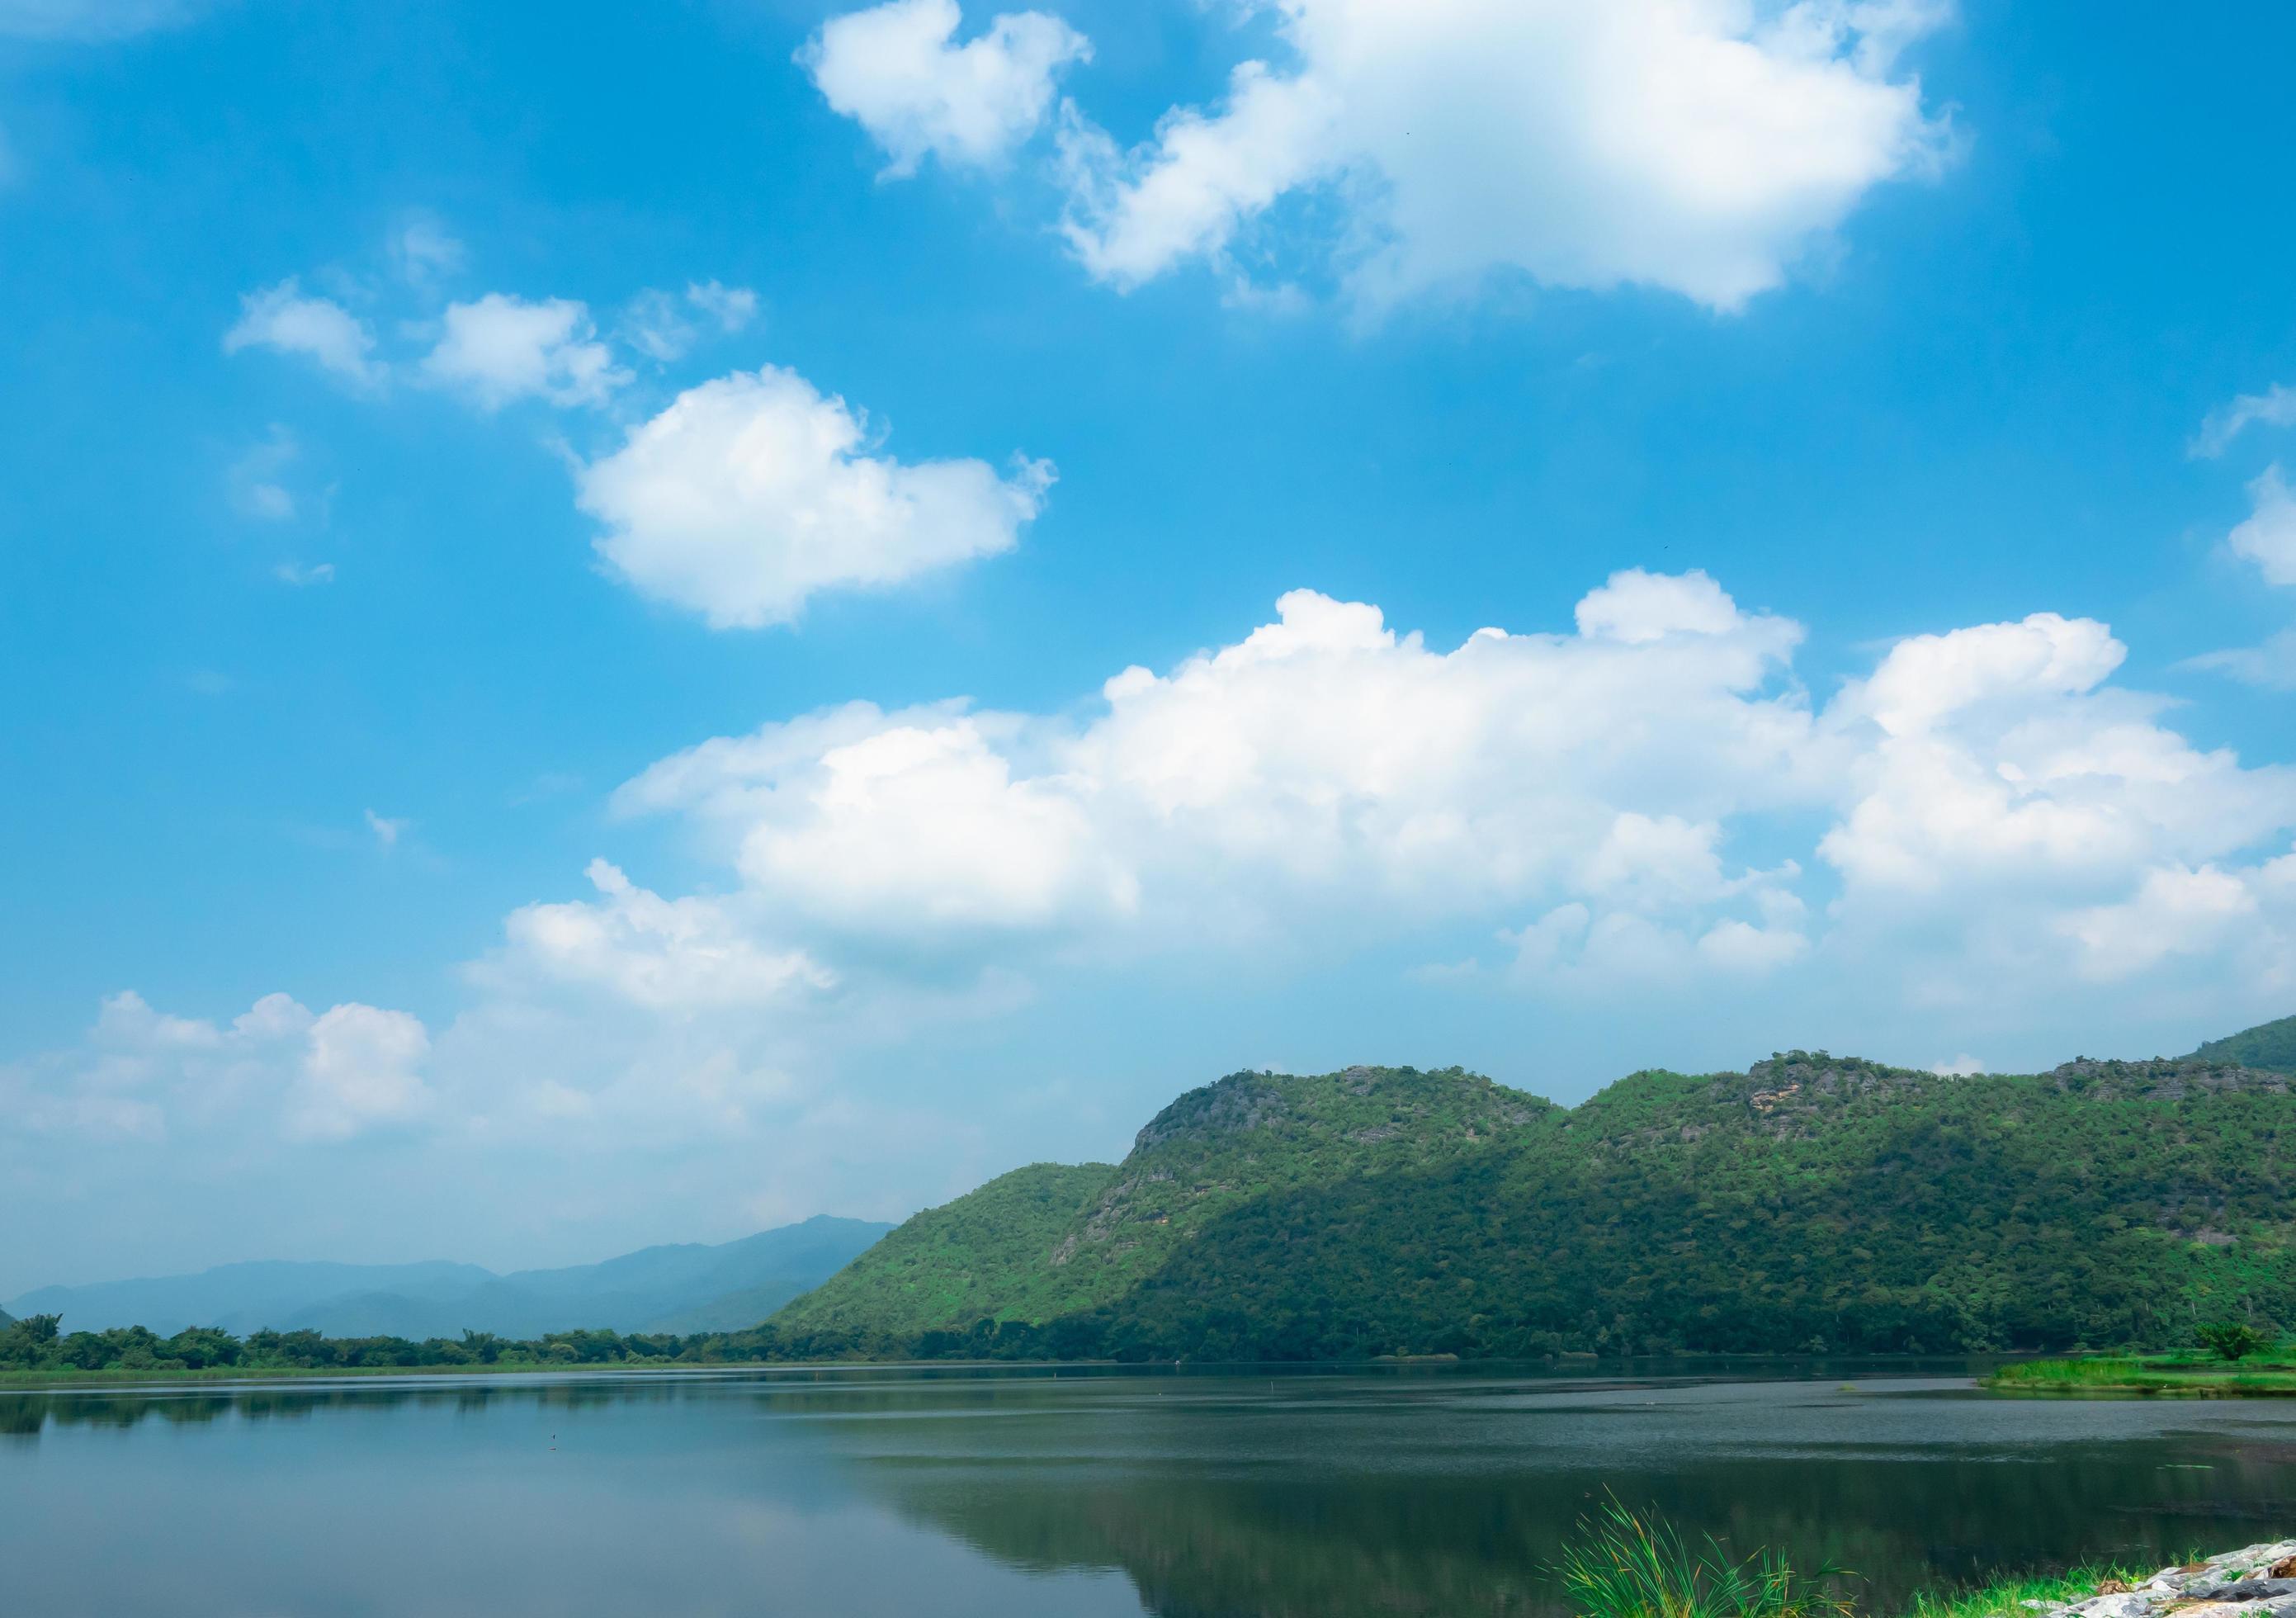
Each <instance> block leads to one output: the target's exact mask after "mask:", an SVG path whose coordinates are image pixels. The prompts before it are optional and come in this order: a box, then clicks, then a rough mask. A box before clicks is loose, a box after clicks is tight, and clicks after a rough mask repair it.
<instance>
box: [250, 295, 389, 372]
mask: <svg viewBox="0 0 2296 1618" xmlns="http://www.w3.org/2000/svg"><path fill="white" fill-rule="evenodd" d="M239 306H240V308H239V320H238V322H237V324H234V325H233V327H232V328H231V330H230V331H228V332H226V333H224V339H223V349H224V352H225V353H226V354H236V353H238V352H239V351H240V350H241V349H275V350H277V351H278V352H279V353H282V354H299V355H302V356H303V357H306V358H307V359H310V360H313V361H315V362H316V363H317V364H318V365H320V366H321V367H322V368H324V369H325V370H328V371H332V372H333V373H334V374H336V375H337V376H340V377H342V378H343V379H344V380H345V381H347V382H355V383H357V384H359V385H361V386H372V385H373V384H374V383H375V382H380V381H381V379H382V368H381V366H380V365H377V364H376V363H375V361H374V358H373V353H374V334H373V333H371V332H369V331H368V330H367V329H366V324H365V322H364V321H362V320H360V319H359V318H358V317H357V316H355V315H353V314H352V313H351V312H350V311H349V310H348V309H347V308H343V306H342V305H341V304H340V303H337V302H335V301H334V300H332V299H331V298H311V297H306V296H305V295H304V293H303V289H302V284H301V283H300V282H299V281H298V280H297V279H296V278H295V277H294V276H292V275H290V276H288V277H287V279H286V280H284V281H282V282H281V283H279V284H278V285H276V286H270V287H265V288H263V289H262V290H261V291H259V292H250V293H248V294H247V295H246V296H245V297H243V298H242V299H241V300H239Z"/></svg>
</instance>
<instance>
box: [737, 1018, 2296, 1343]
mask: <svg viewBox="0 0 2296 1618" xmlns="http://www.w3.org/2000/svg"><path fill="white" fill-rule="evenodd" d="M2292 1073H2296V1018H2290V1019H2284V1020H2283V1021H2282V1022H2279V1023H2269V1024H2267V1025H2265V1026H2264V1027H2261V1028H2256V1029H2251V1030H2249V1031H2247V1032H2245V1033H2242V1034H2237V1035H2235V1036H2233V1037H2232V1038H2230V1039H2224V1040H2219V1041H2215V1042H2213V1043H2211V1044H2210V1045H2208V1046H2204V1047H2202V1049H2201V1050H2200V1051H2198V1052H2195V1053H2194V1055H2190V1056H2185V1057H2177V1058H2167V1059H2161V1060H2156V1061H2150V1062H2106V1061H2093V1060H2090V1059H2088V1058H2086V1057H2084V1058H2080V1059H2078V1060H2076V1061H2073V1062H2070V1063H2066V1064H2063V1065H2062V1066H2060V1067H2058V1068H2056V1069H2054V1070H2053V1071H2051V1072H2046V1073H2039V1074H2026V1075H2013V1074H1978V1075H1974V1076H1970V1077H1949V1076H1945V1075H1940V1074H1936V1073H1931V1072H1915V1071H1912V1070H1908V1069H1904V1068H1892V1067H1887V1066H1884V1065H1882V1064H1878V1063H1873V1062H1866V1061H1861V1060H1858V1059H1856V1058H1853V1057H1836V1056H1833V1055H1827V1054H1826V1053H1825V1052H1822V1051H1821V1052H1816V1053H1809V1052H1801V1051H1796V1052H1792V1053H1789V1054H1786V1055H1777V1056H1773V1057H1771V1058H1770V1059H1768V1060H1767V1061H1764V1062H1759V1063H1756V1064H1754V1065H1753V1066H1752V1067H1751V1069H1750V1070H1749V1071H1748V1072H1743V1073H1709V1074H1702V1075H1690V1074H1682V1073H1672V1072H1655V1071H1653V1072H1641V1073H1636V1074H1633V1075H1631V1076H1629V1077H1628V1078H1625V1079H1621V1080H1619V1081H1618V1082H1616V1083H1614V1084H1612V1085H1611V1086H1609V1087H1608V1088H1605V1089H1603V1091H1601V1092H1600V1093H1599V1094H1597V1095H1595V1096H1593V1097H1591V1098H1590V1099H1588V1100H1587V1101H1585V1102H1583V1103H1581V1104H1580V1105H1578V1106H1576V1107H1562V1106H1557V1105H1554V1104H1553V1103H1551V1102H1548V1101H1545V1100H1542V1099H1540V1098H1539V1097H1538V1096H1532V1095H1529V1094H1527V1093H1525V1092H1523V1091H1520V1090H1513V1089H1508V1088H1504V1087H1502V1086H1499V1085H1496V1084H1493V1083H1492V1082H1490V1080H1487V1079H1483V1078H1480V1077H1478V1076H1476V1075H1474V1074H1472V1073H1468V1072H1462V1071H1460V1070H1458V1069H1456V1068H1454V1069H1449V1070H1446V1071H1444V1072H1418V1071H1416V1070H1414V1069H1410V1068H1350V1069H1348V1070H1347V1071H1345V1072H1338V1073H1329V1074H1324V1075H1323V1076H1321V1077H1295V1076H1292V1075H1288V1074H1275V1073H1262V1072H1243V1073H1234V1074H1231V1075H1229V1076H1228V1077H1227V1078H1225V1079H1222V1080H1219V1081H1218V1082H1217V1083H1215V1084H1211V1085H1207V1086H1205V1087H1204V1088H1201V1089H1195V1090H1191V1091H1189V1092H1188V1093H1187V1094H1186V1095H1184V1096H1181V1097H1180V1098H1179V1099H1178V1100H1177V1101H1175V1102H1174V1103H1173V1104H1172V1105H1170V1106H1169V1107H1167V1108H1165V1109H1164V1111H1163V1112H1161V1113H1159V1114H1158V1115H1157V1116H1156V1117H1155V1118H1154V1119H1153V1120H1152V1121H1150V1123H1149V1124H1148V1126H1147V1127H1146V1128H1145V1129H1142V1130H1141V1131H1140V1134H1139V1136H1138V1138H1136V1140H1135V1142H1134V1144H1133V1148H1132V1151H1131V1153H1130V1154H1129V1155H1128V1156H1127V1157H1126V1158H1125V1160H1124V1161H1123V1162H1121V1163H1118V1164H1114V1165H1111V1164H1105V1163H1087V1164H1083V1165H1078V1166H1066V1165H1060V1164H1051V1163H1039V1164H1037V1165H1034V1166H1032V1167H1029V1168H1026V1169H1020V1170H1014V1171H1013V1172H1012V1173H1010V1174H1007V1175H1005V1176H1003V1177H1002V1178H1000V1179H996V1180H992V1181H991V1182H989V1183H988V1185H986V1186H983V1187H980V1189H979V1190H977V1191H974V1192H972V1194H971V1195H966V1196H963V1197H960V1198H958V1199H957V1200H956V1201H955V1202H953V1203H947V1205H945V1206H943V1207H939V1208H935V1209H930V1210H928V1211H925V1212H923V1213H921V1214H918V1215H917V1216H916V1217H915V1218H914V1219H912V1220H909V1221H908V1222H907V1223H906V1224H904V1225H902V1226H901V1227H900V1228H898V1230H896V1231H894V1232H893V1233H892V1234H891V1235H890V1236H887V1237H886V1238H885V1239H884V1240H883V1241H882V1242H881V1243H879V1244H877V1245H876V1246H875V1247H873V1248H872V1249H871V1250H870V1251H869V1252H868V1253H865V1254H864V1255H863V1256H862V1257H861V1258H860V1259H859V1260H857V1261H856V1262H855V1263H854V1264H852V1265H851V1266H849V1268H848V1269H845V1270H843V1271H842V1272H840V1274H839V1275H837V1276H836V1277H833V1278H832V1279H831V1280H829V1281H828V1282H826V1283H824V1285H822V1286H820V1287H818V1288H816V1289H815V1290H814V1291H812V1292H809V1293H808V1294H804V1295H803V1296H801V1297H799V1298H798V1299H797V1300H795V1301H794V1302H791V1304H790V1305H789V1306H788V1307H787V1308H785V1309H783V1310H782V1311H781V1312H780V1313H779V1314H778V1315H776V1316H775V1317H774V1318H773V1319H772V1320H771V1321H770V1322H768V1323H767V1332H766V1334H764V1335H769V1336H770V1337H771V1338H772V1340H773V1341H772V1343H771V1344H770V1345H769V1346H770V1348H771V1350H772V1351H775V1352H778V1353H782V1354H785V1355H788V1356H791V1357H798V1358H812V1357H835V1356H840V1355H852V1356H865V1357H871V1358H891V1357H907V1356H923V1357H937V1356H953V1357H971V1356H979V1355H995V1356H1010V1357H1015V1358H1021V1357H1027V1358H1038V1357H1047V1356H1050V1357H1060V1358H1085V1357H1094V1358H1097V1357H1113V1358H1118V1359H1183V1358H1185V1359H1208V1360H1225V1359H1361V1358H1365V1357H1370V1356H1375V1355H1382V1354H1399V1355H1413V1354H1457V1355H1461V1356H1463V1357H1489V1358H1512V1357H1519V1356H1536V1355H1543V1354H1555V1353H1562V1352H1571V1351H1591V1352H1597V1353H1604V1354H1619V1353H1643V1352H1665V1351H1674V1350H1706V1351H1737V1352H1800V1351H1849V1352H1857V1351H1890V1352H1895V1351H1923V1350H1926V1351H1974V1350H1988V1349H2012V1348H2018V1349H2031V1348H2062V1347H2067V1346H2071V1345H2074V1344H2078V1343H2090V1344H2096V1345H2108V1344H2118V1343H2145V1342H2156V1343H2158V1342H2184V1341H2188V1340H2189V1335H2190V1333H2191V1332H2192V1330H2193V1328H2194V1326H2195V1324H2197V1323H2200V1322H2205V1321H2210V1320H2218V1319H2226V1318H2254V1319H2259V1320H2273V1321H2276V1322H2279V1323H2281V1324H2284V1325H2287V1326H2296V1201H2292V1200H2291V1198H2290V1197H2289V1195H2288V1187H2289V1185H2290V1183H2291V1181H2292V1178H2296V1094H2292V1093H2291V1091H2292V1088H2296V1087H2292V1078H2291V1074H2292Z"/></svg>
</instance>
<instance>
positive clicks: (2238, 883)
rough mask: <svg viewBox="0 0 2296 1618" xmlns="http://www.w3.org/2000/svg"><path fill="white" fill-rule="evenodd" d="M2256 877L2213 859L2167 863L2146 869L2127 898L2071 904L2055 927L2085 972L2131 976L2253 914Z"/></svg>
mask: <svg viewBox="0 0 2296 1618" xmlns="http://www.w3.org/2000/svg"><path fill="white" fill-rule="evenodd" d="M2255 881H2256V876H2255V875H2251V874H2246V873H2235V872H2230V871H2220V870H2218V869H2217V867H2216V866H2205V865H2204V866H2201V867H2199V868H2198V869H2197V870H2188V869H2186V868H2185V867H2184V866H2162V867H2161V868H2160V869H2157V870H2153V871H2148V872H2146V873H2145V875H2144V882H2143V883H2142V884H2141V885H2140V886H2139V887H2138V888H2137V890H2136V893H2135V894H2133V895H2132V896H2130V897H2129V898H2128V899H2124V900H2122V901H2120V903H2118V904H2111V905H2097V906H2093V907H2091V908H2087V909H2084V910H2079V911H2076V912H2075V913H2074V914H2072V915H2071V916H2064V917H2062V919H2060V920H2059V922H2058V923H2057V928H2058V931H2059V932H2062V933H2064V934H2065V935H2067V936H2068V937H2070V938H2071V940H2073V941H2074V942H2075V943H2076V944H2078V945H2079V948H2080V952H2081V969H2082V971H2083V972H2084V973H2087V975H2089V976H2091V977H2095V978H2103V979H2108V980H2112V979H2120V978H2127V977H2131V976H2134V975H2135V974H2136V973H2139V972H2143V971H2145V970H2147V969H2149V968H2151V967H2153V966H2156V965H2159V964H2160V963H2161V961H2162V960H2164V959H2166V958H2167V957H2169V956H2172V955H2196V954H2201V953H2203V952H2207V951H2210V950H2213V949H2215V947H2216V946H2217V945H2218V943H2219V942H2221V941H2222V940H2223V938H2224V936H2225V933H2226V931H2227V930H2228V929H2230V928H2232V927H2233V926H2235V925H2236V924H2240V923H2243V922H2245V921H2247V920H2249V919H2250V918H2251V917H2252V916H2255V915H2256V912H2257V909H2258V903H2257V896H2256V894H2255V892H2254V891H2253V883H2254V882H2255Z"/></svg>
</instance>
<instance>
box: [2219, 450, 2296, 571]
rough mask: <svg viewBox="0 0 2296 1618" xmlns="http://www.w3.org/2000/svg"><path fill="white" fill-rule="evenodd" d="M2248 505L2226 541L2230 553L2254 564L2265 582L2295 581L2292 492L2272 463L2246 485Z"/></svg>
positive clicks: (2294, 498) (2294, 497)
mask: <svg viewBox="0 0 2296 1618" xmlns="http://www.w3.org/2000/svg"><path fill="white" fill-rule="evenodd" d="M2248 497H2249V499H2250V501H2251V510H2250V512H2249V514H2248V518H2247V520H2246V521H2245V522H2242V523H2241V525H2240V526H2239V527H2237V528H2235V529H2234V530H2232V533H2231V534H2230V536H2228V537H2227V538H2226V544H2227V545H2229V546H2231V547H2232V553H2233V554H2234V555H2235V556H2238V557H2240V558H2241V559H2243V561H2247V562H2252V563H2255V564H2256V569H2257V571H2259V572H2260V573H2262V574H2263V575H2264V581H2265V582H2266V583H2267V584H2276V585H2296V495H2291V494H2290V493H2289V492H2288V485H2287V484H2286V483H2285V482H2284V481H2283V480H2282V479H2281V476H2280V468H2279V466H2278V464H2273V465H2270V466H2267V467H2266V468H2265V469H2264V472H2263V474H2262V475H2261V476H2259V478H2258V479H2257V480H2255V481H2254V482H2252V483H2251V484H2250V485H2249V486H2248Z"/></svg>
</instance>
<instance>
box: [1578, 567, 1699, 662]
mask: <svg viewBox="0 0 2296 1618" xmlns="http://www.w3.org/2000/svg"><path fill="white" fill-rule="evenodd" d="M1574 616H1575V617H1576V618H1577V620H1578V623H1579V633H1580V634H1581V635H1587V636H1601V637H1605V638H1607V639H1611V640H1620V641H1624V642H1626V643H1627V644H1628V645H1644V644H1646V643H1648V642H1651V641H1655V640H1663V639H1664V638H1666V637H1668V636H1669V635H1676V634H1692V635H1722V634H1726V633H1728V632H1729V630H1731V629H1732V628H1734V627H1735V626H1736V623H1737V620H1738V608H1737V604H1736V603H1734V602H1733V601H1732V600H1731V599H1730V598H1729V596H1727V595H1724V594H1723V591H1722V587H1721V586H1720V585H1718V584H1716V583H1715V582H1714V581H1713V580H1712V579H1709V578H1708V577H1707V576H1706V575H1705V574H1704V573H1702V572H1700V571H1697V570H1695V569H1693V570H1692V571H1689V572H1687V573H1679V574H1676V573H1646V572H1644V571H1643V570H1642V569H1640V568H1629V569H1628V570H1627V571H1625V572H1622V573H1613V574H1612V575H1611V581H1610V582H1609V583H1608V584H1606V585H1604V586H1603V587H1602V588H1600V589H1597V590H1590V591H1588V592H1587V596H1586V598H1585V599H1584V600H1582V601H1580V602H1579V605H1578V608H1577V610H1576V612H1575V613H1574Z"/></svg>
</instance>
